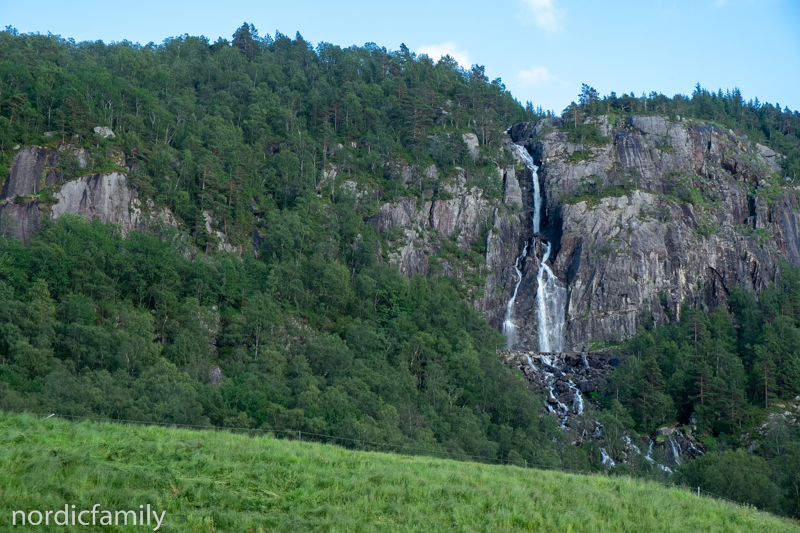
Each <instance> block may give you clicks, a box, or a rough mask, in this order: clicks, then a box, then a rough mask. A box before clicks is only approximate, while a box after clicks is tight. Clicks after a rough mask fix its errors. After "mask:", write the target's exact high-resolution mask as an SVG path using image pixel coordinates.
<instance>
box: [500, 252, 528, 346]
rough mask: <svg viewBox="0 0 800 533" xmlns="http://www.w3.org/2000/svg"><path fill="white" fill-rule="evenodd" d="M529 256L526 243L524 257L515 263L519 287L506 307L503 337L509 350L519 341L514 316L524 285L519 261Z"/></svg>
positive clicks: (516, 287)
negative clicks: (520, 290) (515, 305)
mask: <svg viewBox="0 0 800 533" xmlns="http://www.w3.org/2000/svg"><path fill="white" fill-rule="evenodd" d="M527 255H528V243H525V247H524V248H523V249H522V255H521V256H519V257H517V261H516V262H515V263H514V270H515V271H516V272H517V285H516V286H515V287H514V294H513V295H512V296H511V299H510V300H509V301H508V304H507V305H506V316H505V320H503V335H505V336H506V348H508V349H509V350H510V349H512V348H513V347H514V343H515V342H516V340H517V325H516V324H514V319H513V314H514V302H515V301H516V300H517V291H519V284H520V283H522V271H521V270H520V269H519V260H520V259H522V258H524V257H526V256H527Z"/></svg>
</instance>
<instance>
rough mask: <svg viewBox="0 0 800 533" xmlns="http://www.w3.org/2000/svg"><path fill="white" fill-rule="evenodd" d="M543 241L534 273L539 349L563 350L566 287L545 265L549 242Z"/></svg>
mask: <svg viewBox="0 0 800 533" xmlns="http://www.w3.org/2000/svg"><path fill="white" fill-rule="evenodd" d="M542 242H543V243H545V249H544V255H543V256H542V262H541V264H540V265H539V273H538V274H537V275H536V282H537V284H538V287H537V289H536V303H537V309H538V319H539V324H538V329H537V332H538V334H539V351H540V352H563V351H564V321H565V311H566V304H567V288H566V287H564V285H563V284H562V283H561V282H560V281H559V280H558V278H557V277H556V276H555V274H553V271H552V270H550V267H549V266H547V260H548V259H549V258H550V248H551V245H550V243H548V242H546V241H542Z"/></svg>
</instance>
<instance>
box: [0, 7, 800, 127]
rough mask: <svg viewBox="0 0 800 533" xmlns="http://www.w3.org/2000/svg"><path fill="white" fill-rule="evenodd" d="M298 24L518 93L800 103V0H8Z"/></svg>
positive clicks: (110, 14) (103, 14)
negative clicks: (476, 72)
mask: <svg viewBox="0 0 800 533" xmlns="http://www.w3.org/2000/svg"><path fill="white" fill-rule="evenodd" d="M244 21H247V22H252V23H253V24H254V25H255V26H256V28H258V30H259V32H260V33H261V34H262V35H264V34H266V33H269V34H274V32H275V30H276V29H277V30H279V31H280V32H281V33H284V34H286V35H289V36H292V37H293V36H294V35H295V33H296V32H298V31H299V32H300V33H301V34H302V35H303V37H304V38H305V39H306V40H308V41H310V42H313V43H318V42H320V41H326V42H330V43H334V44H337V45H340V46H350V45H353V44H356V45H363V44H364V43H366V42H374V43H377V44H378V45H379V46H385V47H386V48H388V49H392V50H396V49H397V48H399V46H400V44H401V43H405V44H406V46H408V47H409V48H410V49H411V50H413V51H415V52H417V53H427V54H428V55H430V56H431V57H434V58H438V56H439V55H441V54H442V53H450V54H451V55H452V56H453V57H455V58H456V59H457V60H459V62H460V63H462V64H463V65H464V66H467V67H468V66H469V65H470V64H473V63H478V64H481V65H485V66H486V73H487V75H488V76H489V77H490V78H496V77H501V78H502V79H503V82H504V83H505V84H506V86H507V87H508V89H509V90H510V91H511V92H512V94H513V95H514V96H515V97H516V98H518V99H519V100H520V101H522V102H525V101H527V100H530V101H532V102H533V104H534V105H541V106H542V107H543V108H545V109H552V110H555V111H556V112H561V111H562V110H563V109H564V108H565V107H566V106H567V105H568V104H569V102H570V101H572V100H574V99H576V96H577V94H578V92H579V91H580V86H581V83H587V84H589V85H592V86H593V87H595V88H596V89H597V90H598V91H599V92H600V93H601V94H604V95H605V94H608V93H609V92H611V91H616V92H617V94H621V93H623V92H625V93H631V92H633V93H635V94H636V95H637V96H639V95H641V94H642V92H645V91H646V92H648V93H649V92H650V91H653V90H655V91H658V92H662V93H664V94H666V95H668V96H672V95H673V94H675V93H684V94H690V93H691V91H692V89H693V88H694V85H695V84H696V83H698V82H699V83H700V84H701V85H703V86H704V87H706V88H709V89H714V90H716V89H718V88H722V89H723V90H725V89H732V88H734V87H739V88H740V89H741V91H742V93H743V95H744V97H745V98H746V99H750V98H754V97H758V98H759V100H761V101H762V102H771V103H773V104H774V103H776V102H777V103H780V104H781V106H782V107H783V106H788V107H789V108H790V109H793V110H797V109H800V0H757V1H756V0H693V1H692V0H680V1H677V0H676V1H659V0H655V1H649V2H648V1H646V0H638V1H634V0H630V1H629V0H620V1H613V2H610V1H601V0H595V1H590V0H572V1H567V0H496V1H494V2H488V1H483V2H480V1H477V0H462V1H459V2H454V1H442V0H428V1H416V0H406V1H405V2H376V1H372V2H366V1H348V0H339V1H338V2H332V1H330V0H328V1H324V2H323V1H317V0H305V1H303V2H299V1H291V0H290V1H286V0H284V1H281V2H270V1H256V0H239V1H237V2H231V3H224V2H220V1H218V0H217V1H214V2H212V1H207V0H194V1H191V2H189V1H171V0H159V1H157V0H138V1H136V2H129V1H121V0H120V1H116V2H114V1H108V0H103V1H100V0H84V1H82V2H80V3H74V2H73V3H70V2H64V1H63V0H58V1H55V0H38V1H37V2H36V8H35V9H33V8H32V7H31V4H30V3H26V2H19V1H12V0H0V24H1V25H2V26H7V25H11V26H14V27H15V28H17V29H18V30H19V31H21V32H40V33H47V32H51V33H54V34H58V35H61V36H62V37H66V38H74V39H75V40H77V41H83V40H102V41H105V42H111V41H121V40H125V39H127V40H129V41H133V42H140V43H143V44H144V43H147V42H150V41H152V42H156V43H160V42H162V41H163V40H164V39H165V38H166V37H169V36H175V35H181V34H184V33H188V34H191V35H205V36H206V37H209V38H210V39H212V40H216V38H217V37H219V36H222V37H226V38H230V36H231V34H232V33H233V32H234V31H235V29H236V28H237V27H238V26H240V25H241V24H242V22H244Z"/></svg>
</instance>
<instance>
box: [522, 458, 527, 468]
mask: <svg viewBox="0 0 800 533" xmlns="http://www.w3.org/2000/svg"><path fill="white" fill-rule="evenodd" d="M523 460H524V461H525V468H528V460H527V459H523Z"/></svg>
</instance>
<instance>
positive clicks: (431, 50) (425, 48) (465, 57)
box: [417, 41, 472, 68]
mask: <svg viewBox="0 0 800 533" xmlns="http://www.w3.org/2000/svg"><path fill="white" fill-rule="evenodd" d="M417 54H419V55H421V54H425V55H427V56H428V57H430V58H431V59H433V60H434V61H438V60H439V58H440V57H444V56H448V55H449V56H450V57H452V58H453V59H455V60H456V61H458V64H459V65H461V66H462V67H464V68H469V67H470V66H471V65H472V63H471V62H470V58H469V52H467V51H466V50H459V49H458V46H457V45H456V43H455V41H449V42H446V43H441V44H430V45H422V46H420V47H419V48H417Z"/></svg>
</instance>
